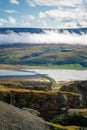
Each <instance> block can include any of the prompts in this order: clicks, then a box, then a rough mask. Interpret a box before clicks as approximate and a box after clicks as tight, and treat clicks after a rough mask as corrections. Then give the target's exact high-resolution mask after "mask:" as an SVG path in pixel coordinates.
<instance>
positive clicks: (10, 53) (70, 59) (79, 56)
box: [0, 44, 87, 68]
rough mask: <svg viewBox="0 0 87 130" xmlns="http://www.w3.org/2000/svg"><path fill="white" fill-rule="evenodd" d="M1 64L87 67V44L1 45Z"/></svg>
mask: <svg viewBox="0 0 87 130" xmlns="http://www.w3.org/2000/svg"><path fill="white" fill-rule="evenodd" d="M0 64H11V65H27V66H49V67H50V66H54V67H58V66H61V65H66V66H67V65H68V68H69V66H70V65H71V66H72V68H74V67H75V68H84V67H87V46H82V45H67V44H58V45H56V44H50V45H49V44H42V45H41V44H11V45H10V44H7V45H0Z"/></svg>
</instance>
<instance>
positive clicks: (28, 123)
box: [0, 101, 50, 130]
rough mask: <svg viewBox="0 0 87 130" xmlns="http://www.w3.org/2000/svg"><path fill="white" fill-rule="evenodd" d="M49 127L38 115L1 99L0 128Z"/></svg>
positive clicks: (42, 129) (35, 129) (41, 129)
mask: <svg viewBox="0 0 87 130" xmlns="http://www.w3.org/2000/svg"><path fill="white" fill-rule="evenodd" d="M49 127H50V125H49V124H48V123H47V122H45V121H44V120H43V119H42V118H40V117H38V116H37V115H35V114H34V115H33V114H32V113H30V112H29V111H26V110H22V109H19V108H16V107H14V106H12V105H8V104H6V103H3V102H1V101H0V130H49Z"/></svg>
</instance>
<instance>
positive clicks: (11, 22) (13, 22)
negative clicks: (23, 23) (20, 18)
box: [8, 16, 17, 25]
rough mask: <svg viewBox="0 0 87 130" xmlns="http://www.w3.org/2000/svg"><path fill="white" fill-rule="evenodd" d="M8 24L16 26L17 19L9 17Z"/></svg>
mask: <svg viewBox="0 0 87 130" xmlns="http://www.w3.org/2000/svg"><path fill="white" fill-rule="evenodd" d="M8 23H9V24H13V25H14V24H16V23H17V22H16V19H15V18H13V17H11V16H9V17H8Z"/></svg>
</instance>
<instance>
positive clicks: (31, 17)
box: [27, 15, 35, 20]
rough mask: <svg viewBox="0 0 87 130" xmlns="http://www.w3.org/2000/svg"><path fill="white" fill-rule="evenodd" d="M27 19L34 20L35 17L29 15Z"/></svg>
mask: <svg viewBox="0 0 87 130" xmlns="http://www.w3.org/2000/svg"><path fill="white" fill-rule="evenodd" d="M27 18H29V19H30V20H34V19H35V17H34V16H33V15H27Z"/></svg>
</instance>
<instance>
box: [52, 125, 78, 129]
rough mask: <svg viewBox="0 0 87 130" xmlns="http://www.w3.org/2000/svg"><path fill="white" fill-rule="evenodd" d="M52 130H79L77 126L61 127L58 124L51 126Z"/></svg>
mask: <svg viewBox="0 0 87 130" xmlns="http://www.w3.org/2000/svg"><path fill="white" fill-rule="evenodd" d="M52 126H53V130H80V127H79V126H62V125H59V124H52Z"/></svg>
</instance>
